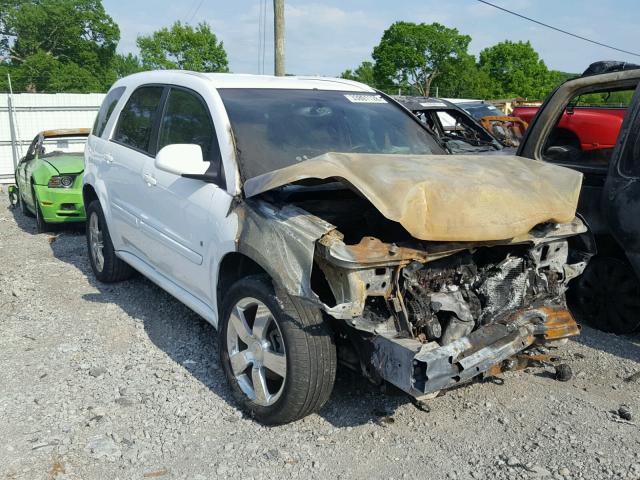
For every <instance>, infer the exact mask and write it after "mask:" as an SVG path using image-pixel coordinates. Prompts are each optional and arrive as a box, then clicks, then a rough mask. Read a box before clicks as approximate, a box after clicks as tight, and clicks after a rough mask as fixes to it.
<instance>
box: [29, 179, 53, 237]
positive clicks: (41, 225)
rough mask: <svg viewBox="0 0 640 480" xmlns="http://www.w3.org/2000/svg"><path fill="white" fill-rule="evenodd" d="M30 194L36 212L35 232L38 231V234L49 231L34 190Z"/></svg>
mask: <svg viewBox="0 0 640 480" xmlns="http://www.w3.org/2000/svg"><path fill="white" fill-rule="evenodd" d="M31 192H32V193H31V195H32V198H33V205H34V206H35V211H36V230H37V231H38V233H44V232H46V231H47V230H48V229H49V225H48V224H47V222H45V220H44V218H43V216H42V210H41V209H40V201H39V200H38V197H37V196H36V191H35V189H33V190H32V191H31Z"/></svg>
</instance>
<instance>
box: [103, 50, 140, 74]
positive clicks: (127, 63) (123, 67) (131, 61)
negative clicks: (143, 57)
mask: <svg viewBox="0 0 640 480" xmlns="http://www.w3.org/2000/svg"><path fill="white" fill-rule="evenodd" d="M111 68H112V70H113V73H114V75H115V77H116V78H123V77H126V76H127V75H131V74H133V73H138V72H142V71H143V70H144V67H143V66H142V62H141V61H140V59H139V58H138V57H137V56H135V55H134V54H132V53H127V54H126V55H122V54H120V53H116V55H115V57H113V62H111Z"/></svg>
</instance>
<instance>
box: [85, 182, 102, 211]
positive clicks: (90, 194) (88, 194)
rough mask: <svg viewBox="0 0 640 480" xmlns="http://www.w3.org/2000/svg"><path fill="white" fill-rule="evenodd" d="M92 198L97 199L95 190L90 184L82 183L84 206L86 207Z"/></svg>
mask: <svg viewBox="0 0 640 480" xmlns="http://www.w3.org/2000/svg"><path fill="white" fill-rule="evenodd" d="M94 200H99V198H98V194H97V193H96V190H95V189H94V188H93V186H92V185H90V184H85V185H83V186H82V202H83V203H84V206H85V208H87V207H88V206H89V204H90V203H91V202H93V201H94Z"/></svg>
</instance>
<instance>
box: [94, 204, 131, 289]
mask: <svg viewBox="0 0 640 480" xmlns="http://www.w3.org/2000/svg"><path fill="white" fill-rule="evenodd" d="M86 236H87V248H88V250H89V261H90V263H91V269H92V270H93V273H94V275H95V276H96V278H97V279H98V280H100V281H101V282H105V283H110V282H118V281H120V280H126V279H127V278H130V277H131V275H132V274H133V272H134V270H133V269H132V268H131V267H130V266H129V265H128V264H127V263H125V262H124V261H122V260H121V259H120V258H118V257H117V256H116V252H115V249H114V248H113V243H112V242H111V236H110V235H109V229H108V228H107V223H106V221H105V218H104V213H103V212H102V207H101V206H100V202H99V201H98V200H94V201H92V202H91V203H90V204H89V206H88V207H87V232H86Z"/></svg>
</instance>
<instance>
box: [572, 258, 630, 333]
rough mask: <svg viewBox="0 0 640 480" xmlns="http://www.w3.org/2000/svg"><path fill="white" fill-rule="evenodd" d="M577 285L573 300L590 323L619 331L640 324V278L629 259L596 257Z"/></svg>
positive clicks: (626, 331)
mask: <svg viewBox="0 0 640 480" xmlns="http://www.w3.org/2000/svg"><path fill="white" fill-rule="evenodd" d="M575 287H576V288H575V291H574V292H573V297H574V303H575V304H576V306H577V307H578V308H579V311H580V314H581V316H582V317H583V318H584V319H585V321H586V322H587V323H588V324H589V325H591V326H593V327H595V328H597V329H599V330H603V331H605V332H612V333H618V334H624V333H632V332H634V331H635V330H637V329H638V328H640V316H639V315H638V312H639V311H640V280H639V279H638V277H637V276H636V275H635V272H634V270H633V268H632V267H631V265H629V263H628V262H625V261H624V260H621V259H618V258H614V257H595V258H593V259H592V260H591V261H590V262H589V265H587V268H586V269H585V271H584V273H583V274H582V275H581V276H580V277H579V278H578V280H577V284H576V286H575Z"/></svg>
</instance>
